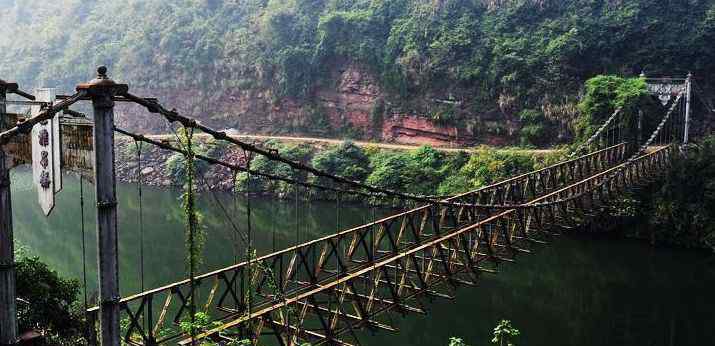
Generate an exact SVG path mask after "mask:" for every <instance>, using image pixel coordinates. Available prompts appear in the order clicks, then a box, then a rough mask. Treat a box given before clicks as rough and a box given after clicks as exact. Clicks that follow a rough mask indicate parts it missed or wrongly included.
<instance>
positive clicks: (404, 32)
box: [0, 0, 715, 145]
mask: <svg viewBox="0 0 715 346" xmlns="http://www.w3.org/2000/svg"><path fill="white" fill-rule="evenodd" d="M19 3H22V6H20V5H19ZM0 22H2V25H1V26H0V59H1V61H2V64H1V65H0V78H3V79H9V80H16V81H18V82H19V83H21V85H23V86H25V87H26V88H28V89H29V88H31V87H34V86H55V85H59V86H62V87H63V88H65V89H67V90H69V89H71V88H72V87H73V86H74V85H75V84H76V83H77V82H79V81H84V80H87V79H89V78H91V77H92V75H93V71H94V68H95V67H96V66H97V65H100V64H106V65H108V66H109V68H110V72H111V75H112V77H113V78H115V79H117V80H122V81H126V82H129V83H130V84H131V87H132V90H135V91H137V92H141V93H142V94H145V95H155V96H159V97H160V98H161V99H162V100H163V101H165V102H167V103H170V104H172V105H173V106H174V107H177V108H179V109H180V110H183V111H185V112H188V113H190V114H192V115H195V116H199V117H201V118H203V119H205V120H206V121H208V122H211V123H213V124H216V125H220V126H226V127H237V128H239V129H240V130H243V131H251V132H272V133H280V132H291V133H313V134H320V135H325V136H347V137H363V138H366V137H373V138H383V139H394V138H398V137H400V136H402V137H404V138H408V139H409V138H417V139H419V138H422V137H424V138H427V139H429V140H432V141H453V140H457V141H460V140H462V141H477V142H490V141H491V142H499V141H502V142H511V143H515V142H517V141H518V140H519V139H521V140H523V141H524V142H527V143H531V144H537V145H538V144H544V143H549V142H554V141H556V140H557V139H556V136H555V135H557V134H558V135H560V136H561V139H562V140H563V139H568V137H569V136H570V131H569V128H570V127H569V124H570V123H571V122H572V120H573V119H574V118H575V117H576V116H577V112H578V111H577V108H576V106H575V104H576V102H577V98H578V94H579V90H580V89H581V86H582V85H583V82H584V81H585V80H586V79H587V78H589V77H592V76H594V75H596V74H602V73H611V74H622V75H637V74H638V73H640V72H641V71H646V73H648V74H649V75H662V74H669V75H685V74H686V73H687V72H688V71H692V72H693V73H694V74H695V75H696V76H701V77H707V76H710V75H712V73H713V72H715V64H714V63H713V61H715V45H713V44H712V43H713V42H715V1H712V0H676V1H663V0H491V1H490V0H349V1H348V0H227V1H219V0H176V1H164V0H143V1H140V0H128V1H117V0H94V1H80V0H62V1H44V0H21V1H20V0H18V1H12V0H0ZM141 119H143V118H140V119H139V120H137V118H135V117H133V116H132V117H130V116H129V115H128V114H124V115H123V118H122V121H123V122H125V123H129V124H130V125H135V126H138V125H137V124H140V123H141V124H144V123H142V122H140V120H141ZM426 120H429V121H426ZM152 124H153V125H146V124H144V125H142V126H144V127H145V128H146V127H147V126H149V127H155V126H157V124H154V123H152ZM522 128H526V130H525V131H523V132H524V133H525V134H523V135H521V136H520V134H521V133H522V131H521V129H522ZM440 136H441V137H440ZM520 137H521V138H520Z"/></svg>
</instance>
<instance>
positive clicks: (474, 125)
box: [117, 65, 518, 146]
mask: <svg viewBox="0 0 715 346" xmlns="http://www.w3.org/2000/svg"><path fill="white" fill-rule="evenodd" d="M328 84H332V85H322V86H320V87H318V88H316V89H315V90H314V93H313V96H312V97H311V98H310V100H301V99H295V98H283V99H280V100H277V99H276V98H275V97H274V95H273V94H272V93H271V91H269V90H263V89H256V88H247V89H237V88H228V89H223V90H220V91H216V92H215V93H214V92H213V91H212V90H197V89H191V90H189V89H186V90H182V89H177V88H170V89H155V88H151V89H149V88H141V87H139V88H135V89H133V90H132V92H133V93H135V94H138V95H142V96H146V97H157V98H159V100H160V102H161V103H162V104H163V105H164V106H165V107H167V108H176V109H177V110H178V111H179V112H181V113H183V114H187V115H190V116H193V117H196V118H198V119H201V120H202V121H204V122H205V123H207V124H209V125H211V126H214V127H217V128H221V129H223V128H233V129H236V130H238V131H239V132H242V133H250V134H273V135H276V134H279V135H302V136H315V137H331V138H334V137H338V138H340V137H344V138H352V139H372V140H380V141H385V142H395V143H404V144H428V145H432V146H451V145H470V144H474V143H487V144H503V143H505V142H508V141H510V139H509V137H510V136H512V135H513V134H514V133H515V131H516V130H517V129H518V123H517V122H516V121H512V120H511V119H510V117H508V116H506V117H505V115H504V114H501V113H500V114H494V115H492V116H491V117H490V116H486V117H476V118H475V119H476V120H472V121H468V122H463V123H458V124H440V123H439V121H436V120H434V119H433V118H432V116H431V115H430V114H427V113H428V112H425V111H415V110H406V107H400V106H397V105H393V104H390V103H389V102H388V101H385V100H386V98H388V97H387V95H385V93H384V92H383V91H382V90H381V89H380V87H379V84H378V83H377V82H376V81H375V78H373V77H372V76H371V75H370V73H368V72H365V71H364V69H361V68H360V67H358V66H356V65H348V66H347V67H345V68H342V69H336V71H335V72H334V73H333V78H332V81H331V82H330V83H328ZM440 102H441V103H446V104H450V105H452V106H453V107H454V108H455V109H456V110H455V111H456V112H465V111H464V110H462V109H461V108H460V107H461V104H460V103H459V102H454V101H441V100H438V99H436V98H428V99H427V100H425V101H422V102H421V103H422V105H421V108H423V109H424V108H429V106H430V104H436V105H439V104H440ZM117 113H118V116H117V123H118V124H119V126H121V127H124V128H129V129H132V130H136V131H140V132H149V133H166V132H167V131H168V127H167V122H166V121H164V120H162V119H160V118H158V117H156V116H154V115H149V114H147V113H146V112H145V111H143V110H142V109H139V108H137V107H132V106H123V107H119V109H118V112H117Z"/></svg>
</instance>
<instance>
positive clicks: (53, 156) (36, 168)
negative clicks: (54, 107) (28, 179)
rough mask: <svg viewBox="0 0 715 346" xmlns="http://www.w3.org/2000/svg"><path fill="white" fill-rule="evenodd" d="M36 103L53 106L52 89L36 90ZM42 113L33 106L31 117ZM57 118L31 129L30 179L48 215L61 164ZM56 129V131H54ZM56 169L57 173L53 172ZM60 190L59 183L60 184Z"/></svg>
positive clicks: (40, 107)
mask: <svg viewBox="0 0 715 346" xmlns="http://www.w3.org/2000/svg"><path fill="white" fill-rule="evenodd" d="M36 95H37V101H40V102H46V103H47V104H53V103H54V102H55V90H54V89H37V90H36ZM41 111H42V106H40V105H33V106H32V108H31V113H32V116H33V117H34V116H37V115H38V114H39V113H40V112H41ZM58 118H59V117H58V116H57V115H55V117H54V118H53V119H50V120H47V121H43V122H41V123H39V124H37V125H35V127H33V128H32V135H31V136H30V137H31V141H32V177H33V180H34V182H35V185H36V186H37V197H38V202H39V203H40V207H41V208H42V212H43V213H44V214H45V215H50V213H51V212H52V208H54V206H55V190H56V187H55V182H56V174H61V171H60V170H59V169H58V165H59V163H61V162H56V161H59V157H58V156H57V155H58V153H59V149H58V150H55V146H56V145H59V143H58V141H59V135H58V131H59V119H58ZM55 127H56V129H55ZM55 169H57V172H55ZM60 188H61V182H60Z"/></svg>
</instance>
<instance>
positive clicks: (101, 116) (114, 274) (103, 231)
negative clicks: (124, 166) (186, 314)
mask: <svg viewBox="0 0 715 346" xmlns="http://www.w3.org/2000/svg"><path fill="white" fill-rule="evenodd" d="M81 90H84V91H86V92H87V95H88V96H89V97H90V98H91V99H92V106H93V109H94V179H95V191H96V196H97V249H98V254H99V256H98V262H99V267H98V268H99V286H100V287H99V300H100V305H99V306H100V312H99V314H100V317H99V321H100V324H99V325H100V341H101V344H102V345H103V346H119V345H120V338H121V334H120V329H119V312H120V306H119V300H120V296H119V254H118V247H117V193H116V177H115V170H114V101H113V97H114V96H115V95H117V94H122V93H126V92H127V91H128V86H127V85H126V84H117V83H115V82H114V81H112V80H111V79H109V78H107V68H106V67H104V66H100V67H99V68H98V69H97V78H95V79H93V80H92V81H90V82H89V83H86V84H80V85H78V86H77V91H81Z"/></svg>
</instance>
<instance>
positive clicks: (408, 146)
mask: <svg viewBox="0 0 715 346" xmlns="http://www.w3.org/2000/svg"><path fill="white" fill-rule="evenodd" d="M196 136H208V135H207V134H197V135H196ZM147 137H149V138H152V139H157V140H162V139H165V140H173V139H174V138H175V136H174V134H164V135H148V136H147ZM231 137H233V138H236V139H240V140H243V141H251V140H259V141H265V140H276V141H279V142H284V143H286V142H287V143H298V144H300V143H306V144H330V145H339V144H340V143H342V142H344V141H345V140H343V139H332V138H315V137H294V136H268V135H232V136H231ZM352 142H353V143H355V145H358V146H361V147H368V146H370V147H378V148H382V149H392V150H414V149H417V148H419V147H420V146H419V145H411V144H395V143H382V142H366V141H352ZM433 148H435V149H437V150H440V151H445V152H458V151H468V152H475V151H484V150H500V149H509V150H511V151H516V152H524V153H532V154H549V153H552V152H554V151H556V150H555V149H518V148H517V149H513V148H500V147H485V146H479V147H433Z"/></svg>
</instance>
